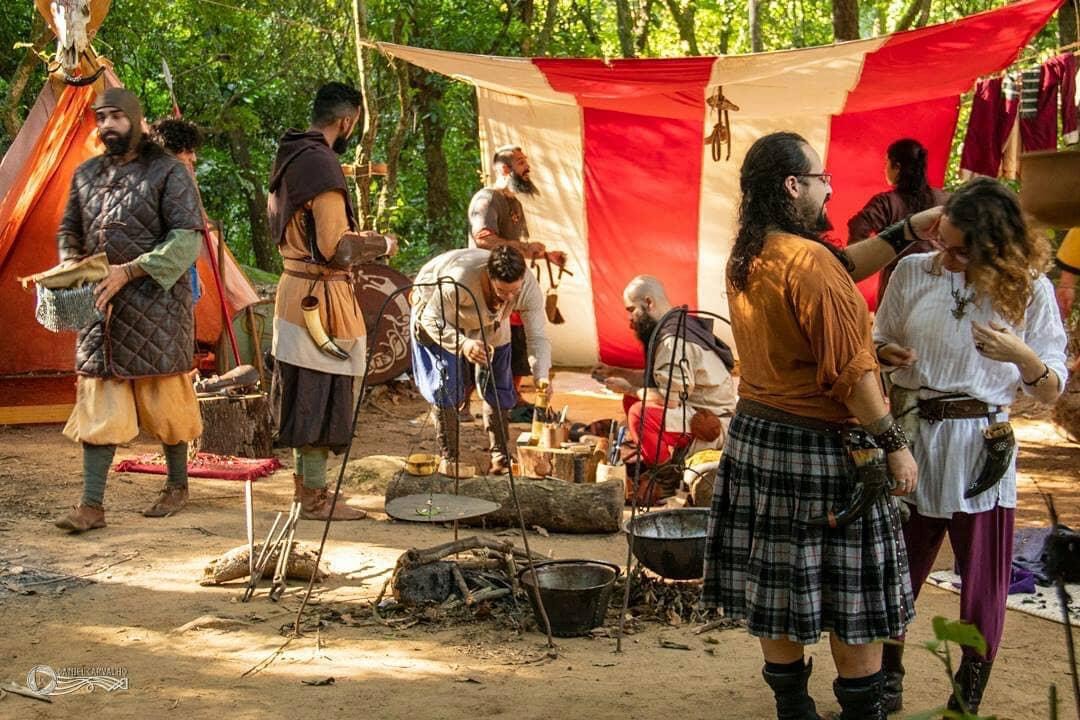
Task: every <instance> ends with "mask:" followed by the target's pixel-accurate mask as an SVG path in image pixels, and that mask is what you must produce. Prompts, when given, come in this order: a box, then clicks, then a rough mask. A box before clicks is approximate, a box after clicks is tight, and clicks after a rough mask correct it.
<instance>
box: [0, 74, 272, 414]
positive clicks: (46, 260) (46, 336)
mask: <svg viewBox="0 0 1080 720" xmlns="http://www.w3.org/2000/svg"><path fill="white" fill-rule="evenodd" d="M102 83H104V85H105V87H110V86H115V85H119V84H120V82H119V79H118V78H117V77H116V76H115V75H114V74H113V73H112V71H111V70H107V71H106V73H105V74H104V76H103V77H102V79H101V80H100V81H99V82H98V83H97V84H96V86H97V87H96V88H95V86H88V87H72V86H68V85H64V84H63V83H59V82H54V81H50V82H48V83H46V85H45V88H44V89H43V90H42V92H41V94H40V95H39V96H38V99H37V102H36V103H35V104H34V107H33V108H32V109H31V111H30V114H29V115H28V117H27V120H26V122H25V123H24V124H23V127H22V129H21V130H20V131H19V134H18V136H17V137H16V138H15V141H14V142H13V143H12V145H11V147H10V148H9V149H8V151H7V153H6V154H5V155H4V158H3V160H2V161H0V197H2V198H3V199H2V200H0V307H2V308H3V310H2V312H0V338H4V340H5V341H6V342H5V343H4V344H5V345H6V347H5V348H4V350H3V351H0V424H2V423H16V422H59V421H62V420H64V419H65V418H66V417H67V414H68V412H69V411H70V408H71V405H72V403H74V400H75V382H74V364H75V338H74V336H73V335H72V334H70V333H62V334H54V333H51V332H49V331H47V330H45V329H44V328H42V327H41V326H40V325H38V324H37V322H36V321H35V320H34V296H33V295H32V294H31V293H27V292H26V291H24V290H23V289H22V288H21V287H20V286H19V283H18V282H17V278H19V277H22V276H26V275H32V274H34V273H36V272H40V271H42V270H45V269H47V268H49V267H51V266H53V265H55V264H56V263H57V262H58V250H57V243H56V230H57V227H58V226H59V224H60V218H61V216H62V215H63V212H64V206H65V204H66V202H67V196H68V190H69V187H70V184H71V177H72V175H73V174H74V172H75V168H77V167H78V166H79V164H80V163H82V162H83V161H84V160H86V159H88V158H90V157H91V156H93V155H94V154H96V153H99V152H101V147H100V145H99V143H98V140H97V134H96V132H95V123H94V116H93V112H92V111H91V108H90V106H91V104H92V103H93V99H94V97H95V94H96V92H97V91H98V90H99V89H100V88H101V84H102ZM216 243H217V239H216V237H213V236H212V237H211V245H212V246H213V252H215V253H217V252H219V249H218V248H217V247H216ZM208 258H209V251H208V249H207V248H205V247H204V248H203V253H202V256H201V257H200V258H199V261H198V263H197V267H198V271H199V276H200V279H201V281H202V282H201V285H202V288H203V296H202V298H201V299H200V300H199V302H198V303H197V304H196V306H195V317H196V336H197V339H198V340H199V341H201V342H204V343H208V344H213V343H216V342H217V340H218V338H219V336H220V334H221V332H222V328H223V327H224V325H223V322H222V311H221V305H220V300H219V296H218V294H217V289H216V286H215V283H214V280H213V276H212V274H211V270H210V264H209V262H208ZM222 280H223V283H224V287H225V295H226V305H227V309H228V313H229V317H230V318H232V317H234V316H235V315H236V314H237V313H239V312H241V311H242V310H243V309H244V308H246V307H247V306H248V305H251V304H253V303H256V302H258V300H259V297H258V294H257V293H256V292H255V289H254V288H253V287H252V285H251V283H250V282H249V281H248V279H247V278H246V276H245V275H244V273H243V271H242V270H241V269H240V266H239V265H238V264H237V263H236V260H235V259H234V258H233V256H232V254H231V253H229V251H228V248H224V263H223V266H222Z"/></svg>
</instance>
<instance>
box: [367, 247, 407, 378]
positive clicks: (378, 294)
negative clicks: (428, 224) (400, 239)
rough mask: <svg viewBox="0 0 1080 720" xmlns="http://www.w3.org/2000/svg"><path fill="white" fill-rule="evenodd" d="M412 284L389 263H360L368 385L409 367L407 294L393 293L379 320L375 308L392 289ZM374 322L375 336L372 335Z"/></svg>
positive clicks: (378, 307) (384, 300) (380, 304)
mask: <svg viewBox="0 0 1080 720" xmlns="http://www.w3.org/2000/svg"><path fill="white" fill-rule="evenodd" d="M410 283H412V280H410V279H409V278H408V277H407V276H405V275H402V274H401V273H399V272H398V271H397V270H395V269H393V268H392V267H390V266H389V265H381V264H379V263H365V264H364V265H362V266H361V275H360V282H359V283H358V285H357V295H358V297H359V300H360V308H361V309H362V310H363V313H364V324H365V325H367V331H368V336H367V342H368V348H369V349H370V350H371V367H369V368H368V384H369V385H381V384H382V383H385V382H389V381H390V380H393V379H394V378H396V377H397V376H398V375H400V374H401V373H403V372H405V371H406V370H408V369H409V297H408V296H409V294H408V293H406V292H403V293H401V294H399V295H397V296H396V297H395V298H394V299H393V300H391V301H390V303H389V304H388V305H387V306H386V311H385V314H384V315H383V317H382V319H381V320H380V319H379V317H378V315H379V309H380V308H382V306H383V303H385V302H386V298H388V297H390V295H392V294H393V293H394V291H395V290H399V289H401V288H403V287H406V286H408V285H409V284H410ZM376 325H377V326H378V328H377V330H378V335H376Z"/></svg>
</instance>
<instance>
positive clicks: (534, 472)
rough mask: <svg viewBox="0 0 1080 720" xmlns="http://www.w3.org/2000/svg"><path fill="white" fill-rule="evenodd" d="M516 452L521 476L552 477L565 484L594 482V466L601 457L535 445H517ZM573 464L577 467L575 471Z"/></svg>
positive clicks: (591, 453) (594, 454) (595, 454)
mask: <svg viewBox="0 0 1080 720" xmlns="http://www.w3.org/2000/svg"><path fill="white" fill-rule="evenodd" d="M517 451H518V461H519V462H520V463H521V474H522V475H524V476H525V477H527V478H540V479H543V478H546V477H554V478H559V479H560V480H565V481H567V482H586V483H593V482H596V466H597V465H598V464H599V463H600V457H601V456H600V454H599V453H595V452H592V451H591V450H588V451H584V452H582V451H576V450H564V449H562V448H542V447H536V446H535V445H518V448H517ZM575 456H577V457H576V458H575ZM575 462H576V463H577V465H578V467H577V469H576V470H575V467H574V464H575ZM579 477H580V480H579V479H578V478H579Z"/></svg>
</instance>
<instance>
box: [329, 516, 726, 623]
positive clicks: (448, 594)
mask: <svg viewBox="0 0 1080 720" xmlns="http://www.w3.org/2000/svg"><path fill="white" fill-rule="evenodd" d="M455 556H457V557H455ZM547 559H548V558H545V557H543V556H541V555H538V554H537V553H533V561H534V562H543V561H544V560H547ZM527 567H528V563H527V559H526V556H525V551H524V550H522V549H521V548H519V547H517V546H516V545H514V544H513V543H512V542H508V541H504V540H502V539H499V538H494V537H485V536H471V537H466V538H462V539H460V540H457V541H455V542H449V543H445V544H442V545H436V546H435V547H431V548H423V549H418V548H413V549H410V550H407V551H406V552H404V553H403V554H402V555H401V556H400V557H399V558H398V561H397V564H396V566H395V568H394V573H393V575H392V576H391V578H390V579H389V580H387V582H386V585H385V586H384V587H383V592H382V593H380V594H379V597H378V598H376V600H375V602H374V603H372V604H371V611H372V614H373V615H374V616H375V618H376V619H377V620H378V621H380V622H382V623H383V624H386V625H391V626H394V627H411V626H413V625H416V624H418V623H428V624H438V623H454V622H468V621H471V620H484V619H489V618H494V619H495V620H497V621H499V622H502V623H504V624H506V625H509V626H511V627H513V628H514V629H516V630H518V631H525V630H537V629H538V628H537V622H536V621H535V620H534V618H533V616H532V613H531V612H530V611H529V610H528V599H527V597H526V596H525V592H526V590H525V589H524V588H522V587H521V586H520V584H519V583H518V581H517V578H518V574H519V573H520V572H522V571H523V570H524V569H525V568H527ZM630 577H631V583H632V585H631V588H630V608H629V613H630V620H631V622H629V623H628V624H627V627H626V632H627V634H633V633H634V632H636V631H637V629H638V627H639V625H640V623H642V622H658V623H662V624H665V625H674V626H680V625H687V624H698V623H705V625H703V626H702V627H705V628H707V629H708V630H716V629H726V628H728V627H736V626H737V623H734V622H731V621H728V620H724V619H722V618H719V617H718V616H717V615H716V613H715V612H714V611H705V610H701V609H699V608H698V599H699V598H700V597H701V585H702V584H701V582H700V581H691V582H672V581H669V580H664V579H663V578H660V577H658V576H656V575H654V574H652V573H650V572H647V571H643V570H641V569H640V568H636V569H635V571H634V572H633V573H631V576H630ZM622 588H623V580H621V579H620V580H618V581H616V588H615V590H614V592H612V594H611V604H610V606H609V607H608V617H607V622H606V623H605V625H606V626H607V627H605V628H597V630H595V631H594V632H593V634H594V635H611V634H612V633H613V632H614V631H615V626H616V625H617V623H618V617H619V611H620V610H621V608H622V598H623V590H622ZM387 591H390V593H391V594H392V598H390V597H384V596H385V594H386V593H387ZM356 617H357V613H356V612H355V611H354V612H352V613H350V614H348V620H349V622H350V623H355V622H356ZM335 619H336V618H330V620H331V621H334V620H335Z"/></svg>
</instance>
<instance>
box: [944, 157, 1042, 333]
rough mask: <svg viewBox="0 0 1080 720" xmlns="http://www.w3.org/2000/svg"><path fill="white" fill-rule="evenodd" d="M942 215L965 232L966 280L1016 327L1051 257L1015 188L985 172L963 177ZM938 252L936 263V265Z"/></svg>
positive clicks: (1020, 323)
mask: <svg viewBox="0 0 1080 720" xmlns="http://www.w3.org/2000/svg"><path fill="white" fill-rule="evenodd" d="M945 216H946V217H948V218H949V222H951V223H952V224H953V225H954V226H955V227H956V229H957V230H959V231H960V232H962V233H963V234H964V246H965V247H967V249H968V252H969V253H970V258H971V259H970V260H969V261H968V266H967V277H968V281H969V282H970V283H971V285H972V286H973V287H974V289H975V292H976V294H977V295H980V296H985V297H988V298H990V304H991V306H992V307H993V308H994V310H995V311H997V313H998V314H999V315H1001V317H1002V318H1004V319H1005V320H1006V321H1008V322H1009V323H1011V324H1012V325H1014V326H1016V327H1020V326H1022V325H1023V323H1024V314H1025V312H1026V311H1027V307H1028V304H1029V303H1030V302H1031V296H1032V293H1033V292H1034V287H1035V281H1036V280H1037V279H1038V277H1039V275H1041V274H1042V273H1043V272H1045V271H1046V268H1047V267H1048V265H1049V262H1050V243H1049V242H1048V241H1047V239H1046V237H1044V236H1043V235H1040V234H1037V233H1033V232H1031V230H1030V229H1029V228H1028V226H1027V222H1026V221H1025V219H1024V213H1023V211H1022V210H1021V209H1020V201H1019V199H1018V198H1017V197H1016V193H1014V192H1013V191H1012V190H1010V189H1009V188H1007V187H1006V186H1004V185H1002V184H1001V183H999V182H998V181H997V180H992V179H990V178H975V179H973V180H969V181H968V182H966V183H964V185H963V186H961V187H960V189H959V190H957V191H956V192H954V193H953V194H952V196H951V197H950V198H949V201H948V202H947V203H946V204H945ZM940 260H941V258H940V256H939V257H937V258H935V263H934V266H935V269H936V270H938V271H940Z"/></svg>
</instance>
